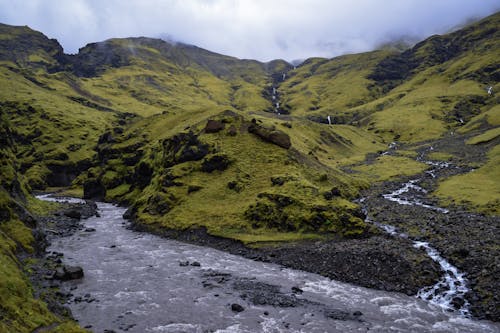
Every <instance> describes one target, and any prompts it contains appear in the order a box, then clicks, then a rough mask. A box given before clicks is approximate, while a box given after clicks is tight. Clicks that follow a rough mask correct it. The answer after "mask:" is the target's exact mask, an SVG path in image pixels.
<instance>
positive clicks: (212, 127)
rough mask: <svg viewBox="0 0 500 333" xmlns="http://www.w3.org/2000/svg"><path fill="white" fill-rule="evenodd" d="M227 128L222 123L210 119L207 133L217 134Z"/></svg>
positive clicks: (206, 128)
mask: <svg viewBox="0 0 500 333" xmlns="http://www.w3.org/2000/svg"><path fill="white" fill-rule="evenodd" d="M225 127H226V125H225V124H224V123H223V122H222V121H219V120H212V119H209V120H208V122H207V125H206V126H205V133H217V132H220V131H222V130H223V129H224V128H225Z"/></svg>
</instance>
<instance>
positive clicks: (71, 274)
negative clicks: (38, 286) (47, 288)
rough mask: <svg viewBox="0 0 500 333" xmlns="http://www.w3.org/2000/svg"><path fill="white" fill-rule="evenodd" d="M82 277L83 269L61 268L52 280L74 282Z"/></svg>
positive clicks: (73, 267) (77, 267)
mask: <svg viewBox="0 0 500 333" xmlns="http://www.w3.org/2000/svg"><path fill="white" fill-rule="evenodd" d="M82 277H83V268H81V267H79V266H66V265H65V266H61V267H58V268H57V269H56V271H55V272H54V279H56V280H61V281H68V280H76V279H81V278H82Z"/></svg>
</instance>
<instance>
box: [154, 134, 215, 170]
mask: <svg viewBox="0 0 500 333" xmlns="http://www.w3.org/2000/svg"><path fill="white" fill-rule="evenodd" d="M162 145H163V152H164V158H163V163H164V165H165V167H171V166H173V165H176V164H179V163H183V162H188V161H199V160H201V159H202V158H203V157H205V156H206V155H207V154H208V152H209V145H207V144H203V143H201V142H200V141H199V140H198V137H197V136H196V135H195V134H194V133H193V132H189V133H179V134H176V135H174V136H173V137H171V138H168V139H165V140H164V141H163V142H162Z"/></svg>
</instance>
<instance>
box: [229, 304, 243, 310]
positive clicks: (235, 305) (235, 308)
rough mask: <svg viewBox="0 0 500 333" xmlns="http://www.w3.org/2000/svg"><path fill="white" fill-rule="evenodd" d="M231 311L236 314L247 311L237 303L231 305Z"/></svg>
mask: <svg viewBox="0 0 500 333" xmlns="http://www.w3.org/2000/svg"><path fill="white" fill-rule="evenodd" d="M231 310H232V311H234V312H242V311H244V310H245V308H244V307H243V306H241V305H239V304H237V303H233V304H231Z"/></svg>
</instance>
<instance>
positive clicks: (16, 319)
mask: <svg viewBox="0 0 500 333" xmlns="http://www.w3.org/2000/svg"><path fill="white" fill-rule="evenodd" d="M10 126H11V123H10V122H9V121H8V117H7V116H6V114H5V113H4V112H3V110H0V134H1V138H2V142H1V144H0V165H1V166H0V180H1V183H0V211H1V216H0V276H1V279H0V332H20V333H22V332H32V331H33V330H34V329H36V328H38V327H43V326H49V325H51V324H56V325H60V324H61V323H63V325H64V331H65V332H82V330H81V329H80V328H79V327H78V326H77V325H76V324H75V323H73V322H69V321H67V320H64V319H61V318H58V317H56V316H55V315H54V314H52V313H51V312H50V311H49V310H48V309H47V306H46V304H45V303H43V302H42V301H40V300H38V299H36V298H35V297H34V295H33V290H32V287H31V285H30V283H29V280H28V278H27V276H26V274H25V270H26V269H29V265H27V264H26V263H24V262H21V261H20V260H19V259H18V258H17V256H16V255H17V254H18V253H19V252H22V253H25V254H28V255H29V254H32V253H33V251H34V250H33V246H34V238H33V235H32V231H31V229H30V224H28V223H27V224H25V223H23V221H21V219H20V215H19V214H20V211H22V210H24V209H25V208H24V207H26V206H28V202H27V201H26V200H25V195H26V190H25V188H24V185H23V179H22V176H21V175H20V174H18V172H17V171H16V163H17V160H16V157H15V155H14V154H13V141H12V129H11V127H10Z"/></svg>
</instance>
